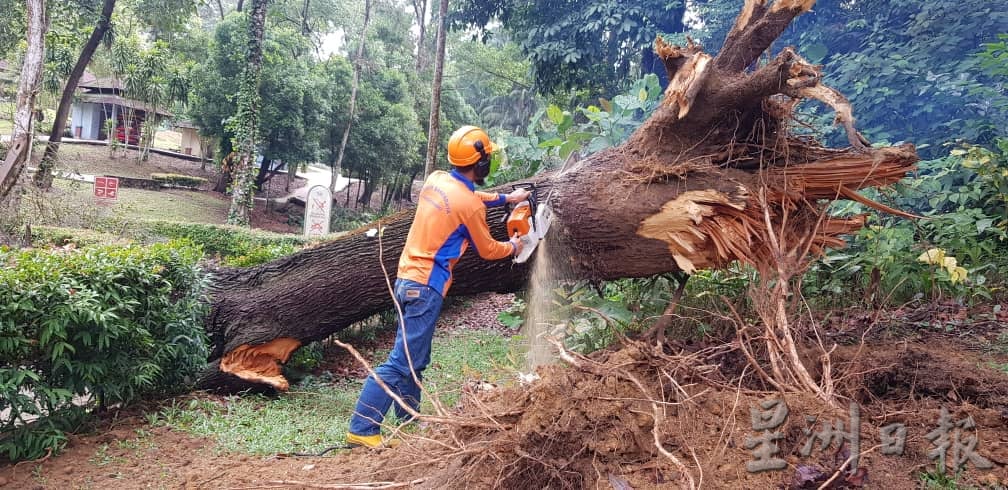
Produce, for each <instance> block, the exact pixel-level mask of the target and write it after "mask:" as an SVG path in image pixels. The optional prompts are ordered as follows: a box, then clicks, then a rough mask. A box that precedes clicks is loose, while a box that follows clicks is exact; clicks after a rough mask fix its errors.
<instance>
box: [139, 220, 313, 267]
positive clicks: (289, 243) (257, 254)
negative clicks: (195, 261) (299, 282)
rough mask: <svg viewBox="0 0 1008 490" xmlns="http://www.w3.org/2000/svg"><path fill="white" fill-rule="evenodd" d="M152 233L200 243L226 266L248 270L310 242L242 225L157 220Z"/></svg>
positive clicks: (150, 225) (290, 252) (149, 228)
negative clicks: (249, 267) (250, 228)
mask: <svg viewBox="0 0 1008 490" xmlns="http://www.w3.org/2000/svg"><path fill="white" fill-rule="evenodd" d="M148 230H149V232H151V233H153V234H156V235H159V236H163V237H165V238H169V239H186V240H190V241H192V242H193V243H196V244H199V245H200V246H201V247H202V248H203V250H204V251H206V252H207V253H208V254H212V255H216V256H217V258H218V259H219V260H221V261H222V262H223V263H224V264H226V265H230V266H235V267H248V266H253V265H258V264H262V263H266V262H269V261H271V260H274V259H277V258H279V257H283V256H285V255H290V254H292V253H294V252H296V251H298V250H299V249H300V248H301V247H303V246H304V245H305V244H306V243H308V241H309V240H308V239H307V238H305V237H303V236H300V235H281V234H278V233H270V232H265V231H259V230H249V229H248V228H242V227H238V226H223V225H209V224H202V223H175V222H169V221H156V222H150V223H149V224H148Z"/></svg>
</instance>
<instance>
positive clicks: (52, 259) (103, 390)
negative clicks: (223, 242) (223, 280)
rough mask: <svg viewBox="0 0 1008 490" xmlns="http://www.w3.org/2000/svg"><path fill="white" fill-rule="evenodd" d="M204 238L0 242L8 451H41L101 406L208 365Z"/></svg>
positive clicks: (184, 378) (13, 455)
mask: <svg viewBox="0 0 1008 490" xmlns="http://www.w3.org/2000/svg"><path fill="white" fill-rule="evenodd" d="M201 256H202V252H201V250H200V249H199V247H196V246H193V245H192V244H191V243H188V242H169V243H163V244H156V245H152V246H149V247H140V246H129V247H113V246H94V247H86V248H83V249H80V250H76V251H66V250H56V251H50V250H41V249H37V250H26V251H9V250H5V251H0V262H2V263H4V265H5V266H4V268H3V269H2V270H0V413H2V414H3V415H2V416H0V426H2V428H3V432H2V435H0V454H3V455H4V456H5V457H7V458H9V459H11V460H18V459H32V458H38V457H40V456H42V455H44V454H46V452H47V451H48V450H49V449H52V450H59V449H60V447H61V446H62V445H63V444H64V443H65V442H66V438H65V436H63V435H62V432H63V431H65V430H68V429H69V428H71V427H72V426H73V425H74V422H75V421H78V420H80V419H81V418H82V417H84V416H85V415H86V414H87V413H88V412H89V411H90V410H91V409H93V408H95V407H98V408H100V409H101V408H104V407H108V406H111V405H113V404H118V403H129V402H132V401H135V400H137V399H140V398H142V397H146V396H152V395H164V394H169V393H175V392H179V391H181V390H185V389H186V388H187V387H189V386H191V385H192V382H193V381H194V377H195V375H196V374H197V373H198V371H199V370H200V369H202V368H203V367H204V364H205V361H206V358H207V355H208V348H207V341H206V338H205V337H204V333H203V328H202V321H203V316H204V315H205V313H206V311H207V307H206V304H205V302H204V299H203V291H204V287H205V284H204V277H203V274H202V272H201V270H200V269H199V267H198V266H197V261H198V260H199V258H200V257H201Z"/></svg>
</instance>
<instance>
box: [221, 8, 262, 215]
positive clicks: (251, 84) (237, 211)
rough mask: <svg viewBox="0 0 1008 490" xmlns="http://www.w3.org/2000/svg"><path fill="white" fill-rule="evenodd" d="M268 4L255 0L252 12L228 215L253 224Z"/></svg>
mask: <svg viewBox="0 0 1008 490" xmlns="http://www.w3.org/2000/svg"><path fill="white" fill-rule="evenodd" d="M268 5H269V0H253V2H252V11H251V12H249V30H248V36H249V38H248V48H247V49H248V52H247V56H248V58H247V59H248V64H247V65H246V66H245V70H244V72H243V73H242V81H241V87H239V89H238V114H237V118H238V120H239V121H240V123H239V124H238V128H237V130H236V131H235V133H236V134H235V140H236V141H237V143H238V148H237V149H236V151H237V153H238V158H237V159H236V160H237V163H236V164H235V166H234V169H233V170H232V173H233V174H234V183H233V184H232V185H231V208H230V209H229V210H228V218H227V222H228V224H229V225H238V226H249V224H250V223H251V222H252V197H253V195H254V194H255V177H256V171H255V168H254V165H253V162H255V154H256V139H257V138H258V132H259V73H260V71H261V70H262V40H263V30H264V29H265V25H266V7H267V6H268ZM263 160H265V157H264V158H263Z"/></svg>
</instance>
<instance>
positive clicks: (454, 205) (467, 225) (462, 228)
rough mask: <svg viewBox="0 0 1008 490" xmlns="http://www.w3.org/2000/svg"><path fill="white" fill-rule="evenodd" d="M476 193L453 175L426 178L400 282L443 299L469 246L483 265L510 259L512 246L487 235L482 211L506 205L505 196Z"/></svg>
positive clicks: (436, 174)
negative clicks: (406, 281) (411, 283)
mask: <svg viewBox="0 0 1008 490" xmlns="http://www.w3.org/2000/svg"><path fill="white" fill-rule="evenodd" d="M475 189H476V187H475V185H473V183H472V181H470V180H469V179H467V178H465V177H464V176H462V175H461V174H460V173H458V172H456V171H455V170H452V171H451V173H448V172H445V171H443V170H438V171H435V172H434V173H432V174H431V175H430V177H428V178H427V180H426V181H425V182H424V186H423V189H422V190H421V191H420V196H419V197H418V198H417V209H416V215H415V216H414V217H413V224H412V225H411V226H410V230H409V235H407V236H406V245H405V247H403V252H402V255H401V256H400V257H399V271H398V274H397V275H398V277H399V279H409V280H411V281H416V282H418V283H420V284H426V285H428V286H430V287H431V288H433V289H434V290H436V291H438V292H439V293H441V295H442V296H444V295H446V294H448V287H449V286H451V281H452V267H454V266H455V263H456V262H458V259H459V257H461V256H462V254H463V253H465V251H466V248H467V247H468V245H469V244H470V243H471V244H472V245H473V247H476V252H478V253H479V255H480V257H483V258H484V259H487V260H496V259H503V258H505V257H508V256H510V255H512V254H513V253H514V250H515V247H514V245H513V244H512V243H510V242H498V241H497V240H495V239H494V238H493V237H492V236H491V235H490V227H489V226H488V225H487V222H486V207H487V206H500V205H502V204H504V202H505V197H506V196H504V195H503V194H490V193H487V192H479V191H476V190H475Z"/></svg>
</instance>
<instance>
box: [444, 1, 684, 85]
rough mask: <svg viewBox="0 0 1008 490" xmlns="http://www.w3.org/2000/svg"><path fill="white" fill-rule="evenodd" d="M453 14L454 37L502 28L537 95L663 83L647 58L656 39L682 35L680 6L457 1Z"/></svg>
mask: <svg viewBox="0 0 1008 490" xmlns="http://www.w3.org/2000/svg"><path fill="white" fill-rule="evenodd" d="M454 5H455V6H454V7H453V12H452V21H453V22H452V26H453V28H454V29H462V28H478V29H484V28H486V27H487V25H488V24H490V23H491V22H492V21H495V20H496V21H500V22H501V23H502V24H503V25H504V26H506V29H507V30H508V32H509V33H510V34H511V36H513V39H514V40H515V41H516V42H517V43H518V45H519V46H521V49H522V52H523V53H525V55H526V56H528V58H529V61H530V62H531V64H532V72H533V78H534V79H535V82H536V86H537V88H538V89H539V91H540V92H542V93H546V94H558V93H566V92H568V91H570V90H574V89H576V90H577V91H578V92H580V93H582V95H583V96H584V97H586V98H594V97H598V96H611V95H613V94H614V93H616V92H618V91H619V90H620V89H621V88H624V87H625V86H626V83H627V81H628V80H633V79H635V78H638V77H639V76H642V75H643V74H644V73H655V74H656V75H658V76H659V77H660V79H661V80H663V81H664V78H663V77H665V73H664V71H665V68H664V67H663V66H661V63H659V62H657V61H656V58H655V57H654V55H653V54H652V50H651V47H652V43H653V42H654V39H655V36H656V35H658V34H663V33H681V32H682V31H683V29H684V25H683V17H684V15H685V13H686V6H685V2H682V1H672V2H666V1H658V0H645V1H643V2H637V3H634V4H626V3H625V2H619V1H617V0H574V1H571V2H547V1H533V0H495V1H491V2H483V1H476V0H462V1H460V2H458V3H456V4H454Z"/></svg>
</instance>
